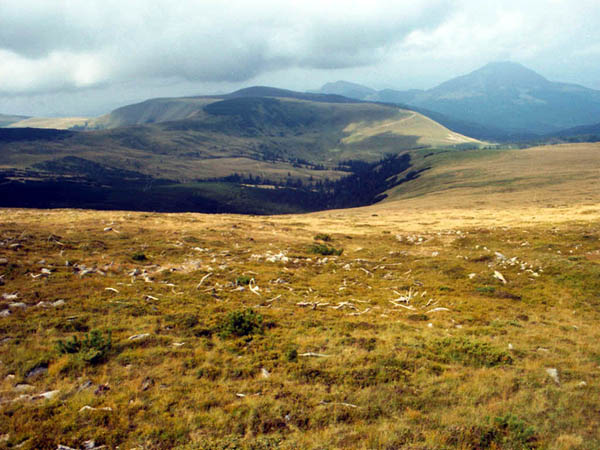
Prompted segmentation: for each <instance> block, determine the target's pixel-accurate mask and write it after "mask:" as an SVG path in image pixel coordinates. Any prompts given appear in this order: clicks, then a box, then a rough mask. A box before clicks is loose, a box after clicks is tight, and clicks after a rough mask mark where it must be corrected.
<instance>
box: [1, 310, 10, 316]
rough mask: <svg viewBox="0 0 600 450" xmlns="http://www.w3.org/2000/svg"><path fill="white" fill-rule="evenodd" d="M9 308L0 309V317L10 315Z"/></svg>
mask: <svg viewBox="0 0 600 450" xmlns="http://www.w3.org/2000/svg"><path fill="white" fill-rule="evenodd" d="M10 314H11V313H10V309H4V310H2V311H0V317H8V316H10Z"/></svg>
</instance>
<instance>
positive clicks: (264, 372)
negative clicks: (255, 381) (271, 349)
mask: <svg viewBox="0 0 600 450" xmlns="http://www.w3.org/2000/svg"><path fill="white" fill-rule="evenodd" d="M260 375H261V376H262V377H263V378H269V377H270V376H271V374H270V373H269V371H268V370H267V369H265V368H264V367H263V368H262V369H260Z"/></svg>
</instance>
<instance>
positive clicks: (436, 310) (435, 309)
mask: <svg viewBox="0 0 600 450" xmlns="http://www.w3.org/2000/svg"><path fill="white" fill-rule="evenodd" d="M438 311H450V310H449V309H448V308H441V307H440V308H433V309H431V310H429V311H427V314H429V313H433V312H438Z"/></svg>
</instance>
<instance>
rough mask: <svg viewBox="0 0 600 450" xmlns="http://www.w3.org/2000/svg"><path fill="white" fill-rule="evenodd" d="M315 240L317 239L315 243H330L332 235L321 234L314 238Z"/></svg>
mask: <svg viewBox="0 0 600 450" xmlns="http://www.w3.org/2000/svg"><path fill="white" fill-rule="evenodd" d="M314 239H315V241H323V242H330V241H331V235H329V234H326V233H319V234H317V235H316V236H315V237H314Z"/></svg>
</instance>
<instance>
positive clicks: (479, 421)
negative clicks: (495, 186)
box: [0, 202, 600, 449]
mask: <svg viewBox="0 0 600 450" xmlns="http://www.w3.org/2000/svg"><path fill="white" fill-rule="evenodd" d="M402 206H403V203H402V202H389V203H387V204H385V203H384V204H381V205H377V206H374V207H371V208H364V209H356V210H348V211H329V212H323V213H318V214H310V215H301V216H299V215H296V216H270V217H252V216H235V215H212V216H211V215H201V214H154V213H128V212H92V211H76V210H57V211H35V210H7V209H5V210H0V224H1V225H0V258H5V259H6V261H4V262H1V263H0V264H2V265H0V275H3V283H4V285H3V286H1V287H0V293H2V294H13V293H17V299H14V300H9V299H4V300H1V306H0V311H3V310H7V309H8V310H11V311H12V314H10V315H9V316H7V317H0V351H1V352H2V353H1V356H0V361H1V362H2V363H1V364H0V401H1V402H2V403H1V404H0V414H1V416H0V417H1V419H0V436H1V439H2V442H1V443H0V446H5V447H7V448H8V447H14V446H16V445H21V448H49V449H50V448H56V446H57V445H58V444H64V445H69V446H71V447H77V448H81V447H82V446H83V443H84V441H86V440H89V439H94V440H95V442H96V444H97V445H107V446H108V447H109V448H116V447H117V446H119V447H120V448H175V447H179V448H199V449H200V448H201V449H206V448H215V449H216V448H219V449H222V448H252V449H267V448H286V449H290V448H318V449H325V448H327V449H330V448H376V449H396V448H464V449H468V448H515V449H516V448H536V447H537V448H554V449H566V448H570V449H576V448H581V449H586V448H588V449H592V448H598V446H599V445H600V440H599V438H598V436H600V420H599V419H598V414H597V412H598V411H597V409H598V405H597V398H598V395H599V394H600V382H599V381H598V378H597V373H598V370H599V369H598V368H599V365H600V339H599V338H600V331H599V330H598V326H597V324H598V319H599V318H600V314H599V310H598V308H599V307H600V281H599V280H600V265H599V262H600V227H599V226H598V224H599V221H598V219H599V218H600V217H599V216H600V202H599V203H596V204H594V205H592V204H589V205H581V204H579V205H574V206H572V207H570V208H543V207H539V206H535V205H530V206H526V207H523V208H520V209H517V208H515V209H514V210H508V211H506V210H502V209H500V208H499V207H498V208H496V207H493V208H492V207H490V206H488V207H486V209H480V210H477V209H471V210H469V209H467V208H465V206H468V205H466V204H465V205H462V208H450V207H446V208H445V209H439V210H428V209H427V207H426V206H421V208H420V209H416V208H414V209H411V210H408V209H406V208H401V207H402ZM438 207H439V204H438ZM399 208H401V209H399ZM108 228H110V229H108ZM105 229H107V230H106V231H104V230H105ZM317 234H321V235H322V234H329V235H330V238H331V241H328V242H326V244H327V245H330V246H332V247H334V248H336V249H343V250H344V252H343V254H342V255H341V256H327V257H325V256H321V255H315V254H312V253H310V247H311V245H312V244H313V243H314V242H315V240H314V237H315V235H317ZM321 237H323V236H321ZM13 244H17V245H13ZM279 252H283V253H284V254H285V256H286V257H287V258H289V259H287V260H286V259H282V260H281V259H280V260H277V259H278V258H277V257H276V258H274V259H275V260H274V261H269V260H268V259H267V258H268V257H269V255H271V256H272V255H278V254H279ZM496 252H498V253H499V254H496ZM140 254H143V255H144V256H145V257H146V259H145V260H143V259H142V258H141V256H139V255H140ZM134 255H135V258H134ZM136 259H137V260H136ZM0 261H1V260H0ZM66 261H69V265H66ZM75 265H77V266H75ZM76 267H78V268H79V269H76ZM82 267H85V268H94V269H97V270H100V271H101V272H102V273H100V272H98V271H95V272H92V273H88V274H85V275H83V276H81V273H82V270H84V269H83V268H82ZM42 268H48V269H50V271H51V274H50V275H49V276H39V277H38V275H39V274H41V273H42V272H41V269H42ZM136 268H137V269H138V270H139V272H140V273H139V274H138V275H135V276H134V275H131V273H132V271H133V270H135V269H136ZM495 271H498V272H500V273H501V274H502V275H503V276H504V277H505V278H506V280H507V283H506V284H504V283H503V282H501V281H500V280H498V279H497V278H495V277H494V272H495ZM209 274H210V275H209ZM207 275H208V276H207ZM34 276H35V277H36V278H34ZM244 277H247V278H253V279H254V280H255V283H256V286H258V287H259V289H260V290H259V291H258V294H260V295H257V294H255V293H253V292H252V291H251V290H250V289H249V287H248V286H244V285H243V284H242V285H241V286H242V287H243V288H244V289H243V290H241V289H240V286H236V280H238V283H243V281H242V280H243V279H244ZM144 278H146V279H147V280H146V281H144ZM201 281H202V284H201V286H199V287H198V284H199V283H200V282H201ZM253 283H254V282H253ZM253 285H254V284H252V285H251V286H253ZM106 288H112V289H116V290H117V291H118V292H114V291H113V290H107V289H106ZM408 294H410V295H411V296H412V298H411V299H410V300H409V301H408V303H398V304H401V305H404V306H409V307H411V308H414V309H413V310H410V309H406V308H405V307H402V306H396V305H394V303H392V302H391V300H394V299H397V298H398V297H399V296H400V295H404V296H406V295H408ZM59 299H64V301H65V304H64V305H59V306H56V307H55V306H52V305H48V304H47V305H45V307H44V306H35V305H37V304H38V303H39V302H40V301H44V302H47V303H51V302H55V301H57V300H59ZM14 302H23V303H25V304H26V305H27V307H26V308H25V309H22V310H21V309H19V308H18V307H15V306H13V307H12V308H11V307H10V306H9V304H10V303H14ZM343 302H348V303H347V304H345V305H344V303H343ZM301 304H308V306H301ZM315 304H318V305H315ZM340 304H342V306H341V307H339V306H340ZM350 305H351V306H350ZM334 306H335V307H338V308H337V309H334V308H333V307H334ZM247 308H252V309H253V310H254V311H255V312H256V313H258V314H260V315H262V317H263V324H264V332H263V334H253V335H250V336H242V337H235V336H229V337H220V330H221V328H220V324H222V323H223V322H224V321H226V320H227V318H228V315H229V314H230V313H231V312H233V311H244V310H246V309H247ZM434 308H447V309H448V310H444V309H442V310H436V311H433V309H434ZM357 313H360V314H357ZM95 329H97V330H101V331H102V332H103V333H106V331H107V330H109V329H110V330H112V348H111V349H110V351H109V352H108V353H107V355H106V358H105V359H104V360H102V361H100V362H97V363H95V364H94V363H88V362H85V360H84V359H82V358H83V355H81V354H60V353H59V352H58V351H57V348H56V342H57V341H58V340H59V339H62V340H65V339H68V338H71V337H72V336H78V337H79V338H80V339H81V338H83V336H84V335H85V334H86V332H89V330H95ZM145 333H148V335H147V336H145V337H143V338H141V339H139V340H130V339H129V338H130V337H131V336H133V335H139V334H145ZM105 335H106V334H104V336H105ZM179 344H183V345H179ZM509 344H510V347H509ZM310 352H312V353H318V354H324V355H328V356H321V357H319V356H313V357H310V356H300V355H301V354H304V353H310ZM40 364H44V365H47V368H48V371H47V372H45V373H41V374H38V375H35V376H30V377H27V373H28V372H29V371H30V370H31V369H33V368H35V367H38V366H39V365H40ZM263 369H264V370H266V372H267V373H268V375H264V373H265V372H264V371H263ZM547 369H557V373H558V377H559V383H556V382H555V381H553V379H552V377H551V376H550V375H549V374H548V372H547ZM23 384H27V385H29V387H27V386H22V385H23ZM101 385H103V386H107V387H108V388H109V389H108V390H102V389H100V390H99V389H98V387H99V386H101ZM53 390H57V391H59V392H58V393H57V395H56V396H55V397H54V398H52V399H50V400H44V399H39V400H35V399H31V398H28V397H22V398H21V399H19V396H21V395H36V394H40V393H43V392H47V391H53ZM96 391H97V392H98V393H97V394H96V393H95V392H96ZM86 406H90V407H92V408H96V409H95V410H93V409H83V410H82V408H84V407H86ZM102 408H110V410H108V409H102Z"/></svg>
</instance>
